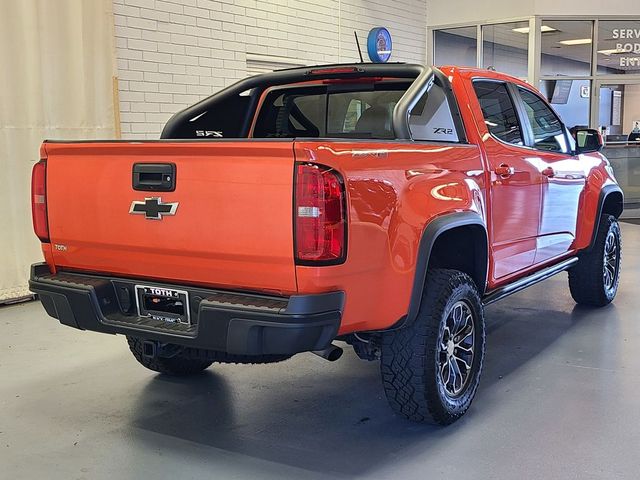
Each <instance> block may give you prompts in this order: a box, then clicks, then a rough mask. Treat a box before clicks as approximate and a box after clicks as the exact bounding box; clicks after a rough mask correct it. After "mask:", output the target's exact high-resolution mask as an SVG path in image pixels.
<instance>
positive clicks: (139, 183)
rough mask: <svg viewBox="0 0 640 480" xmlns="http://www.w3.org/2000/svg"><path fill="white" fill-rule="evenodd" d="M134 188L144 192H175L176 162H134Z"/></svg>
mask: <svg viewBox="0 0 640 480" xmlns="http://www.w3.org/2000/svg"><path fill="white" fill-rule="evenodd" d="M133 189H134V190H139V191H143V192H173V191H174V190H175V189H176V164H175V163H134V164H133Z"/></svg>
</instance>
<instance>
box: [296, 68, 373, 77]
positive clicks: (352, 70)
mask: <svg viewBox="0 0 640 480" xmlns="http://www.w3.org/2000/svg"><path fill="white" fill-rule="evenodd" d="M362 72H364V70H362V69H361V68H357V67H329V68H315V69H313V70H309V71H308V72H307V75H336V74H344V73H362Z"/></svg>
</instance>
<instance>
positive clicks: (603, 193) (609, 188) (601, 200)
mask: <svg viewBox="0 0 640 480" xmlns="http://www.w3.org/2000/svg"><path fill="white" fill-rule="evenodd" d="M615 193H619V194H620V195H621V196H622V204H621V205H620V213H618V215H616V218H619V217H620V215H621V214H622V210H623V209H624V206H623V205H624V193H623V192H622V189H621V188H620V187H619V186H618V185H605V186H604V187H602V190H600V196H599V197H598V209H597V211H596V217H595V218H596V220H595V222H594V224H593V232H592V233H591V241H590V242H589V246H588V247H587V248H585V249H584V250H583V252H589V251H591V249H592V248H593V245H594V244H595V242H596V238H598V229H599V228H600V217H602V210H603V209H604V204H605V202H606V201H607V197H608V196H609V195H612V194H615Z"/></svg>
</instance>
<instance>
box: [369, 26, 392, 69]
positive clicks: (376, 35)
mask: <svg viewBox="0 0 640 480" xmlns="http://www.w3.org/2000/svg"><path fill="white" fill-rule="evenodd" d="M392 48H393V45H392V42H391V34H390V33H389V30H387V29H386V28H384V27H376V28H372V29H371V31H370V32H369V36H368V37H367V52H368V53H369V58H370V59H371V61H372V62H374V63H385V62H387V61H389V58H391V50H392Z"/></svg>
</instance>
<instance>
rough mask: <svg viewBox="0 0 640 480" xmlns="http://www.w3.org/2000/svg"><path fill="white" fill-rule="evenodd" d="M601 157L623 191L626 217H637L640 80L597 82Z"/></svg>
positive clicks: (639, 198)
mask: <svg viewBox="0 0 640 480" xmlns="http://www.w3.org/2000/svg"><path fill="white" fill-rule="evenodd" d="M596 91H597V92H598V114H597V118H598V125H597V126H598V128H599V129H600V131H601V132H602V136H603V138H604V140H605V148H604V150H603V153H604V154H605V155H606V156H607V158H608V159H609V160H610V161H611V165H612V167H613V170H614V172H615V174H616V178H617V179H618V182H619V183H620V186H621V187H622V190H623V191H624V196H625V209H626V210H627V212H626V213H627V214H632V216H634V217H640V80H626V79H624V80H615V81H611V80H605V79H603V80H598V81H597V82H596Z"/></svg>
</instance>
